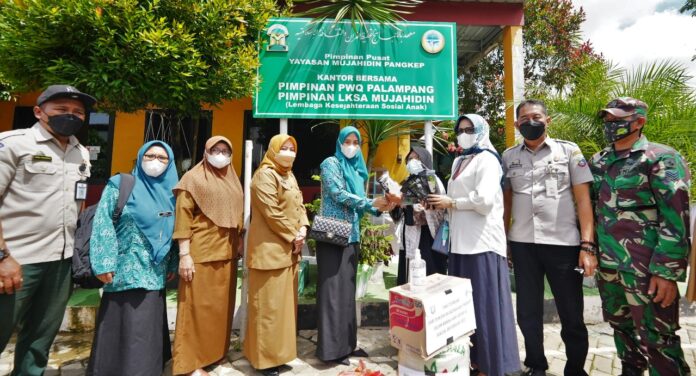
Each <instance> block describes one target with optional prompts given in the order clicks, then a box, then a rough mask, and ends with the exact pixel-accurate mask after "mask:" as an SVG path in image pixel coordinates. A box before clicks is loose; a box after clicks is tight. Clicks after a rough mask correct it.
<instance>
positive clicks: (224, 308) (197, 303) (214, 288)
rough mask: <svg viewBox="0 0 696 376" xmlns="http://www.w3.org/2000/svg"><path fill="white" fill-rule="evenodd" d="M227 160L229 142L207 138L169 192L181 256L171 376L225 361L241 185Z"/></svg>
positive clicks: (197, 371)
mask: <svg viewBox="0 0 696 376" xmlns="http://www.w3.org/2000/svg"><path fill="white" fill-rule="evenodd" d="M231 157H232V143H231V142H230V141H229V140H228V139H226V138H225V137H222V136H215V137H212V138H210V139H209V140H208V141H207V142H206V144H205V155H204V158H203V160H202V161H201V162H200V163H199V164H198V165H196V166H195V167H194V168H192V169H191V170H190V171H189V172H187V173H186V174H185V175H184V176H183V178H181V181H180V182H179V184H178V185H177V186H176V188H174V194H175V195H176V198H177V199H176V222H175V225H174V236H173V238H174V239H177V240H178V242H179V258H180V261H179V276H180V279H179V304H178V311H177V316H176V334H175V338H174V353H173V355H174V365H173V373H174V374H189V375H196V376H199V375H207V374H208V373H207V372H205V371H204V370H203V367H206V366H209V365H211V364H213V363H217V362H220V363H224V362H225V360H226V358H225V355H226V354H227V350H228V348H229V344H230V329H231V325H232V314H233V312H234V304H235V290H236V287H237V248H238V245H239V244H240V243H241V242H240V233H241V230H242V223H243V222H242V216H243V197H242V196H243V193H242V186H241V184H240V183H239V178H238V177H237V173H236V172H235V171H234V168H233V167H232V164H231V163H230V162H231Z"/></svg>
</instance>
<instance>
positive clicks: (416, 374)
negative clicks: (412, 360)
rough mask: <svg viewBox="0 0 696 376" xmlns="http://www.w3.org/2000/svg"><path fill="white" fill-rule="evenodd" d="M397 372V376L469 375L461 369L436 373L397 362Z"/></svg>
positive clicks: (467, 371) (468, 372)
mask: <svg viewBox="0 0 696 376" xmlns="http://www.w3.org/2000/svg"><path fill="white" fill-rule="evenodd" d="M397 374H398V375H399V376H469V375H470V371H469V370H468V369H467V370H463V371H456V372H445V373H441V372H436V373H431V372H428V373H425V371H423V370H420V371H419V370H415V369H413V368H409V367H406V366H404V365H401V364H399V368H398V370H397Z"/></svg>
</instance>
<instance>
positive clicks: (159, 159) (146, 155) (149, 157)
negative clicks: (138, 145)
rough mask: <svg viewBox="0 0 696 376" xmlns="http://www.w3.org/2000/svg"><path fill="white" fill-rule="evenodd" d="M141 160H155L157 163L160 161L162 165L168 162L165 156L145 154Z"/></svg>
mask: <svg viewBox="0 0 696 376" xmlns="http://www.w3.org/2000/svg"><path fill="white" fill-rule="evenodd" d="M143 159H144V160H146V161H154V160H155V159H157V160H158V161H160V162H162V163H167V162H169V157H167V156H165V155H159V154H145V155H143Z"/></svg>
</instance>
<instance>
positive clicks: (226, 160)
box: [205, 153, 232, 168]
mask: <svg viewBox="0 0 696 376" xmlns="http://www.w3.org/2000/svg"><path fill="white" fill-rule="evenodd" d="M205 157H206V159H207V160H208V163H210V164H211V165H212V166H213V167H215V168H225V167H227V166H229V164H230V161H231V160H232V157H228V156H226V155H224V154H217V155H212V154H208V153H205Z"/></svg>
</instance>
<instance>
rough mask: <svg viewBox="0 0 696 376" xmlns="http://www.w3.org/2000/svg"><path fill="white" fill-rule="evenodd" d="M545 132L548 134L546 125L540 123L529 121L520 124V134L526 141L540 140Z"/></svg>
mask: <svg viewBox="0 0 696 376" xmlns="http://www.w3.org/2000/svg"><path fill="white" fill-rule="evenodd" d="M544 132H546V124H545V123H542V122H540V121H536V120H528V121H526V122H524V123H522V124H520V134H521V135H522V137H524V139H525V140H529V141H534V140H538V139H539V137H541V136H543V135H544Z"/></svg>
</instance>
